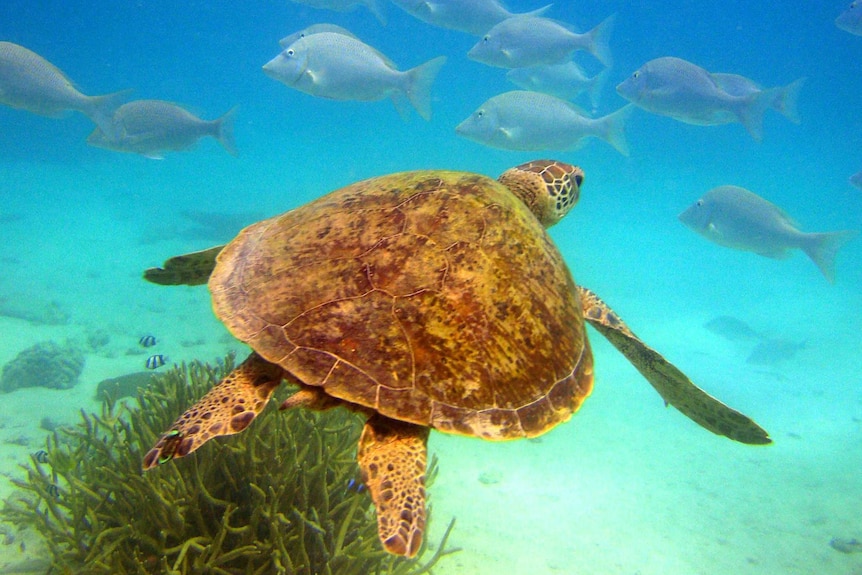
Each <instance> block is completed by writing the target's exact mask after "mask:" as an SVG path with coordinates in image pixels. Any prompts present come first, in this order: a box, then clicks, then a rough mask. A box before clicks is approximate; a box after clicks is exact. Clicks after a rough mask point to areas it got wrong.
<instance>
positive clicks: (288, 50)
mask: <svg viewBox="0 0 862 575" xmlns="http://www.w3.org/2000/svg"><path fill="white" fill-rule="evenodd" d="M284 53H285V54H287V55H288V56H293V55H294V54H295V53H296V52H294V50H293V48H288V49H287V50H285V51H284Z"/></svg>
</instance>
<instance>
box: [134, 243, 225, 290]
mask: <svg viewBox="0 0 862 575" xmlns="http://www.w3.org/2000/svg"><path fill="white" fill-rule="evenodd" d="M222 248H224V246H215V247H212V248H209V249H206V250H201V251H199V252H192V253H189V254H182V255H179V256H174V257H172V258H170V259H167V260H165V263H163V264H162V265H163V266H164V267H161V268H150V269H148V270H146V271H144V279H145V280H147V281H148V282H151V283H154V284H159V285H164V286H175V285H189V286H197V285H201V284H205V283H207V280H209V278H210V274H211V273H212V271H213V268H214V267H215V259H216V256H217V255H218V254H219V252H221V250H222Z"/></svg>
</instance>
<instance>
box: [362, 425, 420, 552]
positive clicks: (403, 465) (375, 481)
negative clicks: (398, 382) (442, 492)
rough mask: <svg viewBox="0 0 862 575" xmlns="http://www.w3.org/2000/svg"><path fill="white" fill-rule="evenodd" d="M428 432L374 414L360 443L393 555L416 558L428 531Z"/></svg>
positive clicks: (381, 532)
mask: <svg viewBox="0 0 862 575" xmlns="http://www.w3.org/2000/svg"><path fill="white" fill-rule="evenodd" d="M427 441H428V428H427V427H421V426H419V425H414V424H412V423H406V422H403V421H396V420H394V419H389V418H388V417H384V416H382V415H379V414H374V415H372V416H371V417H370V418H369V419H368V421H367V422H366V424H365V428H364V429H363V430H362V436H361V437H360V438H359V451H358V453H357V459H358V461H359V468H360V470H361V472H362V480H363V481H364V482H365V485H366V486H367V487H368V491H369V492H370V493H371V499H372V500H373V501H374V506H375V507H376V508H377V531H378V535H379V536H380V542H381V543H383V547H384V548H386V550H387V551H388V552H389V553H392V554H394V555H402V556H405V557H414V556H415V555H416V554H417V553H418V552H419V549H420V548H421V547H422V535H423V533H424V531H425V464H426V459H427V453H428V450H427V447H426V444H427Z"/></svg>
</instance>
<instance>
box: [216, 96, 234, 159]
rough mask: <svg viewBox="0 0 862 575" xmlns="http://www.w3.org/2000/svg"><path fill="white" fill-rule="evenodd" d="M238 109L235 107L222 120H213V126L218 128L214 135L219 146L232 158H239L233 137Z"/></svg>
mask: <svg viewBox="0 0 862 575" xmlns="http://www.w3.org/2000/svg"><path fill="white" fill-rule="evenodd" d="M237 108H238V106H234V107H233V108H231V109H230V110H228V111H227V112H226V113H225V114H224V115H223V116H222V117H221V118H218V119H217V120H213V125H214V126H215V128H216V131H215V134H213V135H214V136H215V139H216V140H218V142H219V144H221V145H222V147H224V149H225V150H227V152H228V154H230V155H231V156H239V151H237V149H236V141H235V140H234V137H233V123H234V116H236V110H237Z"/></svg>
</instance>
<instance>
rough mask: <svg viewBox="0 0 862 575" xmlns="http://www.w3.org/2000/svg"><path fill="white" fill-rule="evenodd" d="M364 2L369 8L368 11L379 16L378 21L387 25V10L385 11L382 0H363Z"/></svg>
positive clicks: (376, 16)
mask: <svg viewBox="0 0 862 575" xmlns="http://www.w3.org/2000/svg"><path fill="white" fill-rule="evenodd" d="M362 4H363V5H364V6H365V7H366V8H368V11H369V12H371V13H372V14H373V15H374V17H375V18H377V21H378V22H380V24H381V25H382V26H386V12H384V11H383V6H382V5H381V4H380V0H363V2H362Z"/></svg>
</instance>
